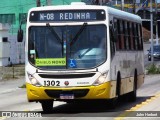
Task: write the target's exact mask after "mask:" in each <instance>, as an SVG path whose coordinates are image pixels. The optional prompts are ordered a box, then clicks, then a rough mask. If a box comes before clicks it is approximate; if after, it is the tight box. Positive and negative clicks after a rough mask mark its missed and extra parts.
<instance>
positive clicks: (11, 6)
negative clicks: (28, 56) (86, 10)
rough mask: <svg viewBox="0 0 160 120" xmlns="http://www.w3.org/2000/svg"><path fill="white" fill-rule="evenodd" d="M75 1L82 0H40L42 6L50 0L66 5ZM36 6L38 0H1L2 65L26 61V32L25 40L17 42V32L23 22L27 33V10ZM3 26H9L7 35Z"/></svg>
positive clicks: (0, 64) (0, 36)
mask: <svg viewBox="0 0 160 120" xmlns="http://www.w3.org/2000/svg"><path fill="white" fill-rule="evenodd" d="M73 1H78V2H79V1H80V0H40V3H41V6H46V5H48V4H47V3H48V2H50V3H49V4H51V5H63V4H64V5H66V4H70V3H71V2H73ZM36 6H37V0H0V66H6V65H8V64H21V63H22V64H23V63H24V61H25V51H24V46H25V34H24V37H23V41H22V42H17V32H18V29H19V27H20V24H21V23H22V26H21V27H22V29H23V31H24V32H23V33H25V29H26V18H27V12H28V10H29V9H30V8H32V7H36ZM1 26H8V27H7V30H6V29H5V32H6V36H4V33H3V28H5V27H2V29H1ZM1 31H2V32H1ZM6 44H7V45H6ZM6 46H7V47H6ZM6 54H7V55H8V56H7V57H6Z"/></svg>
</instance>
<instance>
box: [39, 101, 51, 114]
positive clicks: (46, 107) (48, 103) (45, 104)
mask: <svg viewBox="0 0 160 120" xmlns="http://www.w3.org/2000/svg"><path fill="white" fill-rule="evenodd" d="M41 106H42V110H43V112H44V113H51V112H52V111H53V101H49V100H46V101H41Z"/></svg>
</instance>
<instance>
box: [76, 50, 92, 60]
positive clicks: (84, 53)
mask: <svg viewBox="0 0 160 120" xmlns="http://www.w3.org/2000/svg"><path fill="white" fill-rule="evenodd" d="M92 49H93V48H88V49H87V50H86V51H85V52H83V53H82V54H79V55H78V57H79V58H82V57H83V56H85V55H86V54H87V53H88V52H89V51H91V50H92Z"/></svg>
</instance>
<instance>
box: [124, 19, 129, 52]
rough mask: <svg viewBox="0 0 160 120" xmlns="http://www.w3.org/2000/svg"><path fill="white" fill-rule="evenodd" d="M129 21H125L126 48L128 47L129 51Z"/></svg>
mask: <svg viewBox="0 0 160 120" xmlns="http://www.w3.org/2000/svg"><path fill="white" fill-rule="evenodd" d="M127 23H128V22H127V21H125V33H124V34H125V46H126V50H129V41H128V37H129V34H128V33H129V31H128V25H127Z"/></svg>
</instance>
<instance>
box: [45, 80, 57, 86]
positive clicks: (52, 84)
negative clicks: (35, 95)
mask: <svg viewBox="0 0 160 120" xmlns="http://www.w3.org/2000/svg"><path fill="white" fill-rule="evenodd" d="M44 86H60V81H55V80H45V81H44Z"/></svg>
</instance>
